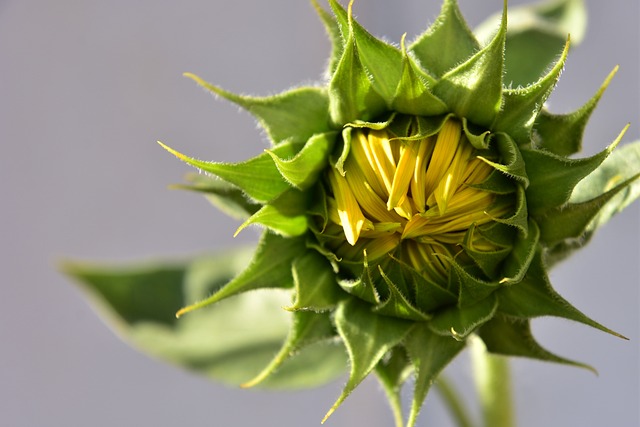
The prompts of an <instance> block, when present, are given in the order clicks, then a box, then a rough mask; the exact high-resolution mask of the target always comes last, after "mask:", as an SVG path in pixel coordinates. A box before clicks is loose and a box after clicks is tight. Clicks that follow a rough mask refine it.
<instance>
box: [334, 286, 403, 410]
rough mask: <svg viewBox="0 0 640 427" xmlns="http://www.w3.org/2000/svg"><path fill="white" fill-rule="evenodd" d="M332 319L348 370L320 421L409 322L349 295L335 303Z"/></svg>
mask: <svg viewBox="0 0 640 427" xmlns="http://www.w3.org/2000/svg"><path fill="white" fill-rule="evenodd" d="M334 321H335V324H336V327H337V329H338V332H339V333H340V337H341V338H342V341H343V342H344V343H345V346H346V347H347V353H348V354H349V360H350V361H351V370H350V374H349V380H348V381H347V384H346V385H345V387H344V390H343V392H342V394H341V395H340V397H339V398H338V400H337V401H336V402H335V403H334V404H333V406H332V407H331V409H330V410H329V411H328V412H327V414H326V415H325V417H324V419H323V420H322V422H323V423H324V422H325V421H326V420H327V418H329V417H330V416H331V414H332V413H333V412H334V411H335V410H336V409H337V408H338V407H339V406H340V405H341V404H342V402H344V400H345V399H346V398H347V396H349V394H351V392H352V391H353V390H354V389H355V388H356V386H357V385H358V384H360V383H361V382H362V380H364V379H365V378H366V377H367V375H369V373H370V372H371V371H372V370H373V369H374V368H375V367H376V365H377V364H378V362H380V360H381V359H382V358H383V357H384V356H385V354H387V352H389V351H390V350H391V349H392V348H393V347H395V346H396V345H397V344H399V343H400V342H401V341H402V340H403V338H404V337H405V335H406V334H407V333H408V332H409V330H410V329H411V326H412V325H413V322H408V321H404V320H398V319H393V318H390V317H383V316H379V315H377V314H374V313H372V312H371V309H370V306H369V305H368V304H365V303H363V302H361V301H358V300H357V299H355V298H349V299H347V300H345V301H343V302H341V303H340V304H339V305H338V308H337V309H336V313H335V320H334Z"/></svg>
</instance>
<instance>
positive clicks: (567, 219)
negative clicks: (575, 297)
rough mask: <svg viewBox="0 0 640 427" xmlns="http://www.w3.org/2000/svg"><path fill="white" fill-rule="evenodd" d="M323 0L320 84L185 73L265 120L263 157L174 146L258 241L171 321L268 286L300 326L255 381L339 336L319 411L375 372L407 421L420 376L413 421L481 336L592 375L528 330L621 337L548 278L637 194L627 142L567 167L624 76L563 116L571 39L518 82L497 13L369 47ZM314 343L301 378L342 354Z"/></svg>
mask: <svg viewBox="0 0 640 427" xmlns="http://www.w3.org/2000/svg"><path fill="white" fill-rule="evenodd" d="M313 3H314V6H315V7H316V9H317V11H318V13H319V15H320V17H321V19H322V21H323V22H324V24H325V26H326V29H327V32H328V33H329V35H330V38H331V40H332V43H333V51H332V55H331V58H330V61H329V67H328V70H327V75H328V81H327V84H326V86H324V87H301V88H296V89H292V90H290V91H287V92H284V93H282V94H279V95H275V96H272V97H266V98H255V97H245V96H239V95H235V94H232V93H229V92H227V91H225V90H223V89H221V88H219V87H217V86H214V85H212V84H209V83H206V82H205V81H204V80H202V79H200V78H199V77H196V76H194V75H192V74H187V76H188V77H191V78H192V79H194V80H195V81H196V82H197V83H198V84H200V85H201V86H203V87H205V88H206V89H208V90H210V91H211V92H213V93H214V94H217V95H219V96H221V97H223V98H226V99H227V100H230V101H232V102H234V103H236V104H238V105H240V106H241V107H243V108H245V109H246V110H248V111H249V112H251V113H252V114H253V115H254V116H256V118H257V119H258V120H259V122H260V124H261V125H262V127H263V128H264V130H265V131H266V133H267V135H268V136H269V138H270V140H271V142H272V146H271V147H270V148H269V149H268V150H266V152H265V153H263V154H261V155H259V156H257V157H255V158H253V159H250V160H248V161H246V162H242V163H237V164H229V163H216V162H207V161H201V160H196V159H193V158H190V157H187V156H185V155H183V154H180V153H178V152H177V151H175V150H173V149H170V148H168V147H166V146H164V145H163V146H164V147H165V148H167V149H168V150H169V151H170V152H171V153H173V154H175V155H176V156H178V157H179V158H180V159H181V160H183V161H185V162H187V163H189V164H190V165H192V166H195V167H197V168H199V169H200V170H202V171H205V172H207V173H209V174H211V175H214V176H216V177H218V178H220V179H221V181H208V183H207V182H205V183H204V184H203V182H204V181H203V178H202V177H200V178H198V181H197V185H194V187H195V189H197V190H199V191H205V192H206V193H208V195H209V196H210V197H211V198H213V199H215V201H216V203H217V204H222V205H223V206H224V207H225V209H227V210H229V211H232V212H233V213H234V214H236V215H237V216H240V217H244V218H245V221H244V223H243V224H242V225H241V227H240V229H239V230H241V229H242V228H244V227H246V226H248V225H251V224H253V225H260V226H262V227H264V228H265V232H264V235H263V238H262V240H261V242H260V243H259V246H258V249H257V251H256V253H255V255H254V258H253V260H252V261H251V262H250V263H248V266H247V268H246V269H245V271H243V272H242V273H240V274H239V275H238V276H237V277H236V278H235V279H232V280H231V281H229V282H228V283H227V285H225V286H223V287H221V288H220V289H219V290H217V291H216V292H215V293H213V295H212V296H210V297H208V298H205V299H203V300H201V301H200V302H194V303H193V304H192V305H190V306H187V307H185V308H183V309H182V310H180V311H179V312H178V315H183V314H186V313H188V312H190V311H193V310H195V309H197V308H201V307H204V306H206V305H209V304H212V303H216V302H218V301H221V300H224V299H227V298H229V297H231V296H234V295H237V294H241V293H244V292H247V291H252V290H255V289H258V288H274V289H286V290H287V291H290V292H291V294H292V303H291V305H290V306H289V307H287V310H289V311H291V312H292V313H293V314H292V317H293V321H292V327H291V332H290V334H289V336H288V338H287V339H286V341H285V343H284V345H283V347H282V349H281V351H280V352H279V353H278V354H277V355H276V357H275V358H274V359H273V361H272V362H271V363H270V364H268V366H267V367H266V368H265V369H264V370H263V371H262V372H261V373H259V374H258V375H257V376H256V377H255V378H253V379H252V380H251V379H249V378H247V380H249V381H248V382H247V383H245V385H247V386H249V385H255V384H257V383H260V382H261V381H263V380H264V379H266V378H268V377H269V376H270V375H271V374H273V373H274V372H276V371H277V370H278V369H279V368H281V367H282V368H283V369H284V368H285V367H286V365H287V363H288V361H289V360H290V359H292V358H295V357H296V356H295V355H296V354H298V353H299V352H301V351H303V350H305V349H307V348H310V347H313V346H315V345H317V344H318V343H319V342H325V343H326V342H336V341H338V342H340V343H342V344H343V345H344V348H346V352H347V354H348V357H349V359H350V363H349V366H350V376H349V380H348V382H347V384H346V386H345V389H344V392H343V394H342V395H341V396H340V397H339V398H338V400H337V402H336V404H335V405H334V406H333V408H332V409H331V410H330V411H329V413H328V414H327V416H329V415H330V414H331V413H332V412H333V410H335V408H337V407H338V406H339V405H340V404H341V403H342V401H343V400H344V399H345V398H346V397H347V396H348V395H349V393H350V392H351V391H352V390H353V389H355V387H356V386H357V385H358V384H359V383H360V382H361V381H362V380H363V379H364V378H365V377H366V376H367V375H369V374H370V373H371V372H375V373H376V374H377V375H378V377H379V378H380V380H381V382H382V384H383V386H384V387H385V390H386V391H387V393H388V395H389V397H390V401H391V403H392V406H393V408H394V411H395V413H396V416H397V418H401V417H399V416H398V414H399V413H401V410H400V409H399V401H400V399H399V397H398V393H399V390H400V386H401V385H402V383H403V382H404V381H405V380H406V378H407V377H408V375H406V373H407V372H413V374H414V377H415V388H414V398H413V402H412V407H411V411H410V415H409V425H413V424H414V423H415V420H416V416H417V413H418V411H419V409H420V407H421V405H422V402H423V400H424V398H425V397H426V394H427V391H428V389H429V386H430V385H431V383H432V382H433V380H434V379H435V378H436V376H437V375H438V373H439V372H440V371H441V370H442V369H443V368H444V367H445V366H446V365H447V364H448V363H449V362H450V361H451V360H452V359H453V358H454V357H455V356H456V355H457V354H458V353H459V352H460V351H461V350H462V348H463V347H464V343H465V340H466V339H467V337H469V336H470V335H471V334H474V335H477V336H478V337H479V338H480V339H482V340H483V341H484V344H485V345H486V347H487V349H488V351H490V352H493V353H499V354H504V355H516V356H526V357H531V358H535V359H541V360H546V361H555V362H559V363H567V364H573V365H580V366H584V365H581V364H579V363H576V362H572V361H570V360H567V359H564V358H561V357H559V356H556V355H554V354H552V353H550V352H548V351H546V350H545V349H543V348H542V347H541V346H540V345H538V344H537V343H536V341H535V339H534V338H533V336H532V334H531V331H530V327H529V322H530V319H532V318H534V317H538V316H543V315H552V316H557V317H562V318H566V319H571V320H574V321H577V322H581V323H584V324H587V325H590V326H592V327H595V328H598V329H601V330H603V331H606V332H609V333H612V334H615V333H614V332H612V331H610V330H609V329H607V328H605V327H604V326H602V325H600V324H599V323H597V322H595V321H593V320H591V319H590V318H588V317H587V316H585V315H584V314H583V313H581V312H580V311H578V310H577V309H576V308H574V307H573V306H572V305H570V304H569V303H568V302H567V301H565V300H564V299H563V298H562V297H561V296H560V295H558V294H557V293H556V292H555V291H554V290H553V288H552V287H551V285H550V282H549V280H548V276H547V270H548V268H549V267H550V266H552V265H553V264H554V263H556V262H558V261H559V260H561V259H562V258H564V257H566V256H568V255H569V254H570V253H571V252H573V251H574V250H576V249H578V248H579V247H580V246H582V245H583V244H584V243H586V241H588V239H589V238H590V237H591V235H592V234H593V232H594V231H595V229H596V228H597V227H598V226H599V225H601V224H603V223H604V222H606V221H607V220H608V219H609V218H610V216H611V215H612V214H613V213H614V212H616V211H618V210H620V209H621V208H623V207H624V206H626V205H628V204H629V203H630V202H631V201H632V199H633V198H634V197H637V194H639V193H640V191H635V192H633V191H628V190H629V189H632V188H636V189H637V185H638V184H637V182H638V181H637V179H636V178H637V177H638V166H637V164H632V162H627V163H625V162H623V161H620V160H619V159H620V158H622V157H624V156H625V154H624V153H623V154H621V155H618V156H616V154H614V155H611V158H609V159H607V158H608V157H610V154H611V153H612V151H613V149H614V148H615V146H616V145H617V143H618V141H619V140H620V139H621V138H622V135H623V133H624V131H623V132H622V133H621V134H620V135H619V136H618V138H616V139H615V140H614V141H613V143H611V144H610V145H609V147H608V148H606V149H604V150H603V151H602V152H600V153H598V154H596V155H594V156H592V157H589V158H582V159H575V158H570V157H569V156H571V155H573V154H575V153H576V152H577V151H578V150H579V148H580V144H581V138H582V131H583V129H584V127H585V125H586V122H587V120H588V118H589V115H590V114H591V112H592V111H593V109H594V108H595V106H596V104H597V102H598V99H599V98H600V96H601V95H602V92H603V91H604V88H605V87H606V86H607V84H608V83H609V80H610V79H611V77H612V76H613V74H614V73H612V74H611V75H610V76H609V77H607V79H606V80H605V82H604V84H603V85H602V88H601V89H600V90H599V91H598V92H597V93H596V95H595V96H594V97H593V98H592V99H591V100H590V101H589V102H588V103H587V104H586V105H585V106H584V107H582V108H581V109H579V110H578V111H576V112H575V113H573V114H570V115H555V114H552V113H550V112H549V111H547V109H546V108H545V101H546V100H547V98H548V97H549V95H550V93H551V91H552V90H553V87H554V86H555V84H556V82H557V80H558V78H559V76H560V73H561V71H562V69H563V66H564V63H565V60H566V57H567V52H568V49H569V40H568V39H567V41H566V44H565V47H564V49H563V50H562V51H561V52H558V53H559V54H560V55H559V56H558V57H557V58H556V61H555V63H552V64H547V63H544V64H540V67H539V68H540V69H547V70H548V72H547V73H546V74H544V75H542V76H540V77H539V78H538V79H537V80H536V81H534V82H532V83H530V84H528V85H526V86H523V87H519V88H517V89H512V88H509V87H508V86H510V84H509V82H504V81H503V80H504V76H505V66H504V64H505V62H504V50H505V44H506V40H507V38H508V32H507V12H506V5H505V10H504V11H503V14H502V19H501V22H500V25H499V27H498V28H497V31H496V32H495V35H494V36H493V38H492V39H491V40H489V42H488V43H487V44H486V45H481V44H480V43H479V42H478V40H477V39H476V38H475V36H474V35H473V34H472V33H471V31H470V30H469V29H468V27H467V25H466V23H465V21H464V19H463V18H462V16H461V14H460V11H459V9H458V6H457V4H456V1H455V0H444V5H443V8H442V11H441V14H440V16H439V17H438V19H437V20H436V23H435V24H434V25H433V26H432V27H431V28H429V29H428V30H427V31H425V32H424V33H423V34H422V35H420V36H419V37H418V38H417V39H416V40H415V41H414V42H413V43H411V44H410V45H408V46H406V45H405V40H404V38H403V39H402V40H401V43H400V47H399V48H398V47H396V46H392V45H390V44H388V43H386V42H383V41H381V40H379V39H377V38H375V37H374V36H372V35H371V34H369V33H368V32H367V31H366V30H365V29H364V28H363V27H362V26H361V25H360V24H359V23H358V22H357V21H356V20H355V19H354V18H353V16H352V12H351V5H350V6H349V8H348V9H347V10H345V9H344V8H343V7H342V6H340V5H339V4H338V2H337V1H336V0H329V4H330V6H331V9H332V10H333V14H330V13H328V12H327V11H325V10H324V9H323V8H321V7H320V6H319V5H317V4H316V2H315V1H314V2H313ZM505 3H506V2H505ZM614 71H615V70H614ZM625 130H626V129H625ZM632 150H633V151H632ZM637 151H638V147H637V145H636V146H633V147H632V148H630V149H629V150H627V151H626V152H625V153H630V154H627V155H637V153H636V152H637ZM605 160H606V167H603V168H601V167H600V165H601V164H602V163H603V162H605ZM594 171H597V172H596V173H595V174H594V173H593V172H594ZM205 181H206V180H205ZM623 190H625V191H626V194H627V196H626V197H620V196H619V195H620V194H622V193H624V192H623ZM630 195H635V196H630ZM213 310H215V308H213ZM616 335H617V334H616ZM313 348H314V353H315V358H314V359H313V360H314V362H313V363H314V364H315V365H312V366H309V367H308V368H309V370H321V369H322V368H323V367H324V364H325V363H327V361H328V360H335V358H332V357H331V355H332V354H335V352H336V348H335V346H324V347H320V348H316V347H313ZM338 351H339V352H342V350H340V349H338ZM328 379H330V378H328Z"/></svg>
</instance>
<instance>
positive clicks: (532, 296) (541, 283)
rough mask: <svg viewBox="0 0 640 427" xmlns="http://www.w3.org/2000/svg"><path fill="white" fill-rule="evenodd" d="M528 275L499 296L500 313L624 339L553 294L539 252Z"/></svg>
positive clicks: (499, 293)
mask: <svg viewBox="0 0 640 427" xmlns="http://www.w3.org/2000/svg"><path fill="white" fill-rule="evenodd" d="M528 271H529V272H528V275H527V277H525V278H524V279H523V280H522V281H521V282H520V283H518V284H517V285H515V286H509V287H506V288H504V289H502V290H500V292H498V300H499V309H498V311H499V312H500V313H503V314H505V315H508V316H509V317H517V318H520V319H531V318H534V317H540V316H556V317H562V318H564V319H569V320H573V321H576V322H580V323H583V324H585V325H588V326H591V327H593V328H596V329H599V330H601V331H603V332H606V333H609V334H612V335H615V336H617V337H620V338H624V337H623V336H622V335H620V334H618V333H616V332H613V331H612V330H611V329H608V328H606V327H604V326H602V325H601V324H599V323H597V322H595V321H594V320H592V319H590V318H589V317H587V316H585V315H584V314H582V313H581V312H580V311H579V310H578V309H576V308H575V307H573V306H572V305H571V304H569V303H568V302H567V301H566V300H565V299H564V298H562V297H561V296H560V295H559V294H558V293H557V292H556V291H554V290H553V288H552V287H551V283H550V282H549V278H548V277H547V274H546V272H545V266H544V263H543V260H542V255H541V253H540V251H537V252H536V254H535V256H534V259H533V260H532V262H531V267H530V268H529V270H528Z"/></svg>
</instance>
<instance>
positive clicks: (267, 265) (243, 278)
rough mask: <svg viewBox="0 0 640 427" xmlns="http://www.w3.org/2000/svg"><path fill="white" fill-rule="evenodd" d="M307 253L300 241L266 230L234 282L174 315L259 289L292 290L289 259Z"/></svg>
mask: <svg viewBox="0 0 640 427" xmlns="http://www.w3.org/2000/svg"><path fill="white" fill-rule="evenodd" d="M305 250H306V248H305V245H304V240H303V239H302V238H297V239H293V238H284V237H280V236H278V235H276V234H273V233H271V232H269V231H265V232H264V234H263V235H262V239H261V240H260V243H259V244H258V248H257V249H256V252H255V254H254V256H253V259H252V260H251V262H250V263H249V264H248V265H247V267H246V268H245V269H244V271H242V273H240V274H238V275H237V276H236V277H235V278H233V280H231V281H230V282H229V283H227V284H226V285H224V286H223V287H221V288H220V289H219V290H218V291H217V292H216V293H214V294H213V295H211V296H209V297H207V298H205V299H202V300H201V301H199V302H196V303H193V304H191V305H189V306H187V307H185V308H182V309H181V310H180V311H178V313H177V314H176V315H177V316H181V315H184V314H186V313H189V312H192V311H194V310H197V309H199V308H203V307H206V306H208V305H211V304H214V303H217V302H218V301H222V300H223V299H226V298H229V297H231V296H234V295H238V294H241V293H244V292H247V291H252V290H255V289H260V288H291V287H292V286H293V277H292V276H291V262H292V260H293V259H294V258H295V257H297V256H299V255H300V254H301V253H304V251H305Z"/></svg>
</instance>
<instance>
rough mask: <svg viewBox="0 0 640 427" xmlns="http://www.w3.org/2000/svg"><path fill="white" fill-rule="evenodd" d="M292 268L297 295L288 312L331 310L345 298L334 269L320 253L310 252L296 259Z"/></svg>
mask: <svg viewBox="0 0 640 427" xmlns="http://www.w3.org/2000/svg"><path fill="white" fill-rule="evenodd" d="M291 268H292V273H293V282H294V284H295V289H296V293H295V301H294V302H293V304H292V305H291V307H286V309H287V310H291V311H298V310H311V311H316V312H320V311H325V310H330V309H332V308H334V307H335V306H336V304H337V303H338V301H339V300H340V298H342V297H343V296H344V294H343V293H342V292H341V290H340V287H339V286H338V281H337V277H336V273H335V272H334V271H333V267H332V266H331V264H330V263H329V261H327V259H326V258H325V257H324V256H322V255H321V254H319V253H318V252H316V251H308V252H307V253H306V254H304V255H302V256H300V257H298V258H296V259H295V260H294V261H293V265H292V267H291Z"/></svg>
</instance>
